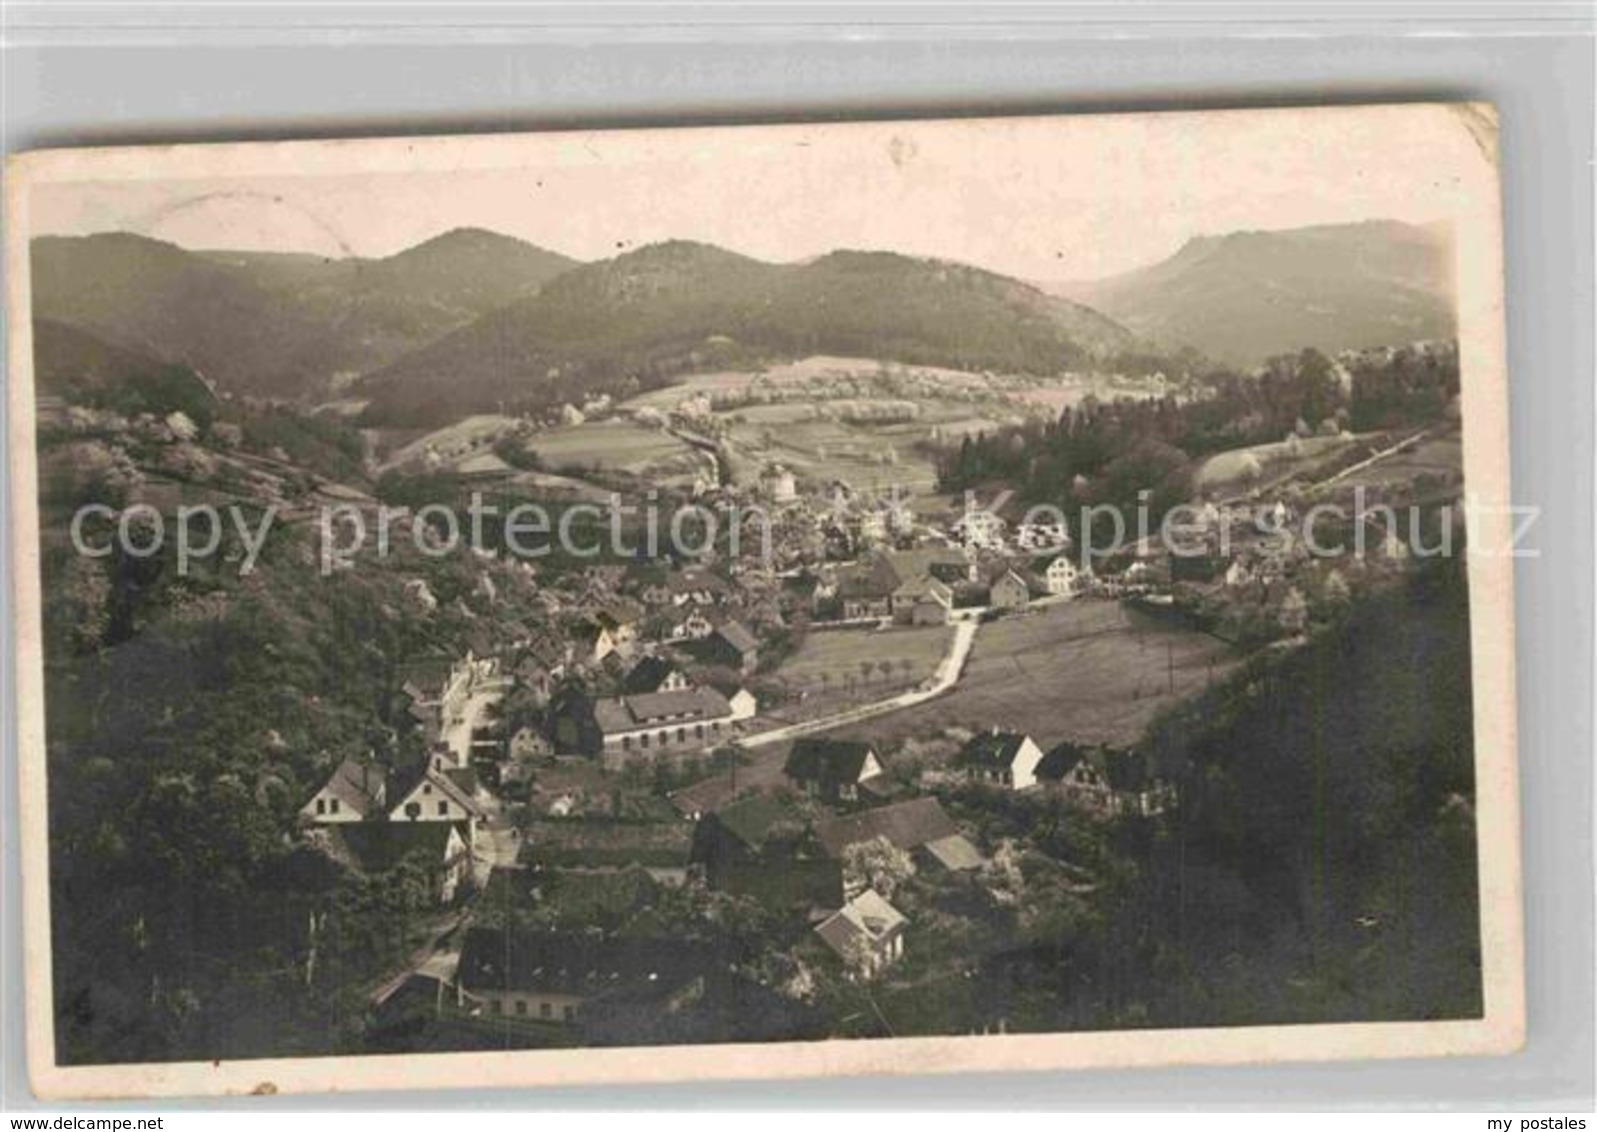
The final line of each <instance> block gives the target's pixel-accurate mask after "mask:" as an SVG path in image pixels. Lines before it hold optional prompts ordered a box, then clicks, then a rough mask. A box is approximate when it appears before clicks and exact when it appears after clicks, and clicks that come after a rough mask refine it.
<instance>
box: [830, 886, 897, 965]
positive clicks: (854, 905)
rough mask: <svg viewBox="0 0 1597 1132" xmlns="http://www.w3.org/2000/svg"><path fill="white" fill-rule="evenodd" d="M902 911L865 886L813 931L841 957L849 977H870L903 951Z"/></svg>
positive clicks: (894, 959) (892, 961)
mask: <svg viewBox="0 0 1597 1132" xmlns="http://www.w3.org/2000/svg"><path fill="white" fill-rule="evenodd" d="M908 923H909V921H908V920H907V919H905V918H904V914H903V913H902V912H900V911H899V910H898V909H897V908H894V907H893V906H892V905H891V904H889V903H888V902H887V900H886V899H884V898H883V897H882V896H881V894H880V893H878V892H877V891H876V890H875V889H873V888H867V889H865V890H864V891H863V892H861V893H860V894H859V895H858V896H856V897H854V899H852V900H850V901H849V902H848V903H847V904H845V905H843V907H841V908H840V909H838V910H837V912H835V913H834V914H833V915H832V916H830V917H829V918H828V919H826V920H825V921H823V922H822V923H821V924H819V925H818V926H817V927H816V929H815V934H816V935H818V936H820V937H821V939H822V941H824V942H825V944H826V946H827V947H829V948H831V949H832V952H833V953H834V954H835V955H837V957H838V958H839V959H841V960H842V961H843V963H844V965H845V967H846V968H847V970H848V973H849V975H850V977H852V978H861V979H871V978H875V977H876V975H878V974H879V973H880V972H882V971H883V970H885V969H886V968H887V967H888V966H890V965H891V964H892V963H894V962H895V961H896V960H897V959H898V958H899V957H900V956H902V955H903V954H904V929H905V926H906V925H907V924H908Z"/></svg>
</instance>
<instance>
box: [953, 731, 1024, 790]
mask: <svg viewBox="0 0 1597 1132" xmlns="http://www.w3.org/2000/svg"><path fill="white" fill-rule="evenodd" d="M1040 762H1042V749H1041V748H1040V747H1038V746H1037V744H1036V743H1035V742H1033V741H1032V738H1031V736H1030V735H1023V734H1021V733H1020V732H1018V731H1000V730H998V728H996V727H995V728H993V729H992V730H991V731H984V732H982V733H981V734H980V735H977V736H975V737H974V738H972V739H971V741H970V742H968V743H966V744H965V747H964V749H963V750H961V751H960V752H959V759H958V764H959V765H960V766H961V767H963V768H964V771H965V776H966V777H967V778H968V779H970V781H972V782H981V783H986V784H989V785H993V786H1002V787H1005V788H1006V789H1009V790H1025V789H1027V788H1028V787H1031V786H1035V785H1036V784H1037V764H1038V763H1040Z"/></svg>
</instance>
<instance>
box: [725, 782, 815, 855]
mask: <svg viewBox="0 0 1597 1132" xmlns="http://www.w3.org/2000/svg"><path fill="white" fill-rule="evenodd" d="M704 820H705V821H714V822H716V823H717V824H719V825H720V826H721V828H722V829H724V830H726V831H727V832H728V833H730V834H731V835H732V836H733V837H735V838H737V839H738V840H739V841H741V842H743V844H745V845H747V846H748V847H749V848H751V849H759V848H760V847H761V846H763V845H764V844H765V842H766V840H767V839H768V838H769V837H770V836H771V831H772V830H773V829H775V828H776V827H777V826H780V825H794V826H802V825H803V823H804V819H803V817H802V816H801V815H800V814H799V813H798V811H797V810H795V809H793V807H792V806H790V805H788V804H787V803H786V802H784V801H782V800H781V799H780V798H777V797H775V796H774V795H771V794H754V795H751V796H749V797H747V798H744V799H743V800H742V801H740V802H733V803H732V804H731V805H730V806H726V807H724V808H722V809H719V810H716V811H715V812H714V813H713V814H709V815H707V816H706V817H705V818H704Z"/></svg>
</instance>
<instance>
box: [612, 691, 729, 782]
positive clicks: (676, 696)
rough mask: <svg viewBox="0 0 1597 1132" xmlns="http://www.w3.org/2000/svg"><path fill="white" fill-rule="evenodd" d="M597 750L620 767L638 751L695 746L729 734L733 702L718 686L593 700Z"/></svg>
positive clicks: (668, 751) (645, 754)
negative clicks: (728, 700) (717, 688)
mask: <svg viewBox="0 0 1597 1132" xmlns="http://www.w3.org/2000/svg"><path fill="white" fill-rule="evenodd" d="M593 719H594V723H595V724H596V725H597V728H598V740H599V743H598V746H599V750H598V751H597V753H598V754H599V755H600V756H601V757H602V759H603V761H604V765H605V767H606V769H611V770H616V769H620V768H621V767H622V766H623V765H625V763H626V761H627V760H628V759H630V758H633V757H635V756H642V757H648V758H653V757H656V756H658V755H662V754H677V753H681V752H686V751H696V750H699V749H701V748H703V747H705V746H708V745H712V744H715V743H719V742H720V741H721V740H723V739H726V738H730V737H731V732H732V726H733V723H734V722H735V721H734V719H733V711H732V705H731V704H730V703H728V702H727V699H726V697H725V696H723V695H722V694H721V693H720V692H717V691H716V690H715V689H714V688H690V689H686V690H684V691H680V692H649V693H646V694H644V695H641V696H616V697H614V698H613V699H604V700H599V701H598V702H596V703H595V704H594V705H593Z"/></svg>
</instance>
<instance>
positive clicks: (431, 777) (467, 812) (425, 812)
mask: <svg viewBox="0 0 1597 1132" xmlns="http://www.w3.org/2000/svg"><path fill="white" fill-rule="evenodd" d="M486 816H487V814H486V811H485V810H484V809H483V808H482V805H481V804H480V803H479V802H478V801H477V800H476V798H474V797H472V795H471V794H470V793H468V792H467V791H466V790H463V789H462V788H461V787H460V785H459V784H458V783H457V782H456V781H455V780H454V779H453V778H451V777H450V776H449V775H447V774H445V773H444V772H443V769H442V767H441V766H436V765H434V764H433V763H430V762H429V763H426V764H424V765H423V766H422V768H421V770H420V771H419V772H417V773H415V774H412V775H411V776H410V777H409V778H408V779H405V780H401V781H399V782H396V783H395V786H394V789H393V791H392V794H391V798H390V801H389V804H388V820H389V821H391V822H459V823H461V826H462V828H463V829H464V830H465V838H466V843H467V845H471V844H473V843H474V841H475V836H476V824H477V822H478V821H480V820H482V819H483V818H484V817H486Z"/></svg>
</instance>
